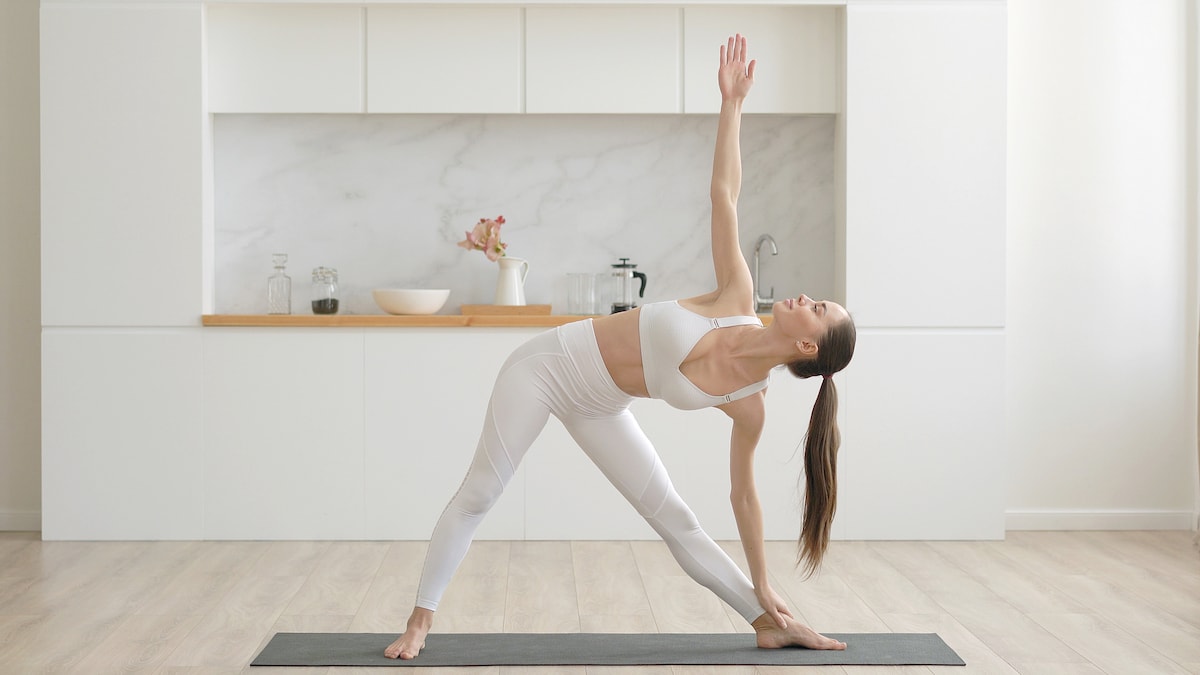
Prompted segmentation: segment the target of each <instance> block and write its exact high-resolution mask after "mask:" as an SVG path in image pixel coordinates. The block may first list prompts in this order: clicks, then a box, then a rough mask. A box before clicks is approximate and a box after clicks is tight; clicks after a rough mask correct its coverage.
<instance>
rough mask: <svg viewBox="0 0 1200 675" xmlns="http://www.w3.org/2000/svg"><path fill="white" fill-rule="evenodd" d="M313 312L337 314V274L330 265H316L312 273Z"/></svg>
mask: <svg viewBox="0 0 1200 675" xmlns="http://www.w3.org/2000/svg"><path fill="white" fill-rule="evenodd" d="M312 311H313V314H337V311H338V276H337V270H335V269H333V268H332V267H318V268H316V269H314V270H313V273H312Z"/></svg>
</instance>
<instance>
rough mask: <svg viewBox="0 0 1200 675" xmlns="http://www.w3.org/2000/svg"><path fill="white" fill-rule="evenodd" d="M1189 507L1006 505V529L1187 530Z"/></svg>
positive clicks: (1190, 524) (1191, 517)
mask: <svg viewBox="0 0 1200 675" xmlns="http://www.w3.org/2000/svg"><path fill="white" fill-rule="evenodd" d="M1194 520H1195V516H1194V514H1193V513H1192V512H1191V511H1168V510H1158V509H1127V510H1122V511H1117V510H1112V511H1107V510H1101V509H1009V510H1008V511H1007V512H1005V516H1004V529H1006V530H1191V529H1193V522H1194Z"/></svg>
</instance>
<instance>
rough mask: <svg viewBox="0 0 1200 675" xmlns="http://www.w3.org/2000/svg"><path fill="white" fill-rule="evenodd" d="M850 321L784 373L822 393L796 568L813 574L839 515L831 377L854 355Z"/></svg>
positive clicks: (807, 451)
mask: <svg viewBox="0 0 1200 675" xmlns="http://www.w3.org/2000/svg"><path fill="white" fill-rule="evenodd" d="M857 335H858V334H857V332H856V331H855V328H854V321H853V320H852V319H849V318H847V319H846V320H845V321H841V322H839V323H837V324H835V325H832V326H830V327H829V329H828V330H827V331H826V333H825V335H824V336H823V337H822V338H821V340H820V342H819V344H818V345H817V358H815V359H805V360H800V361H792V362H791V363H789V364H788V370H790V371H792V374H793V375H795V376H796V377H800V378H805V377H816V376H820V377H821V378H822V380H821V389H820V391H819V392H817V401H816V403H814V404H813V409H812V415H811V416H810V417H809V419H808V433H806V434H805V435H804V519H803V521H802V522H801V525H800V541H799V542H798V547H797V548H798V550H797V556H796V565H797V566H803V567H804V574H805V576H811V575H812V573H813V572H815V571H817V569H818V568H819V567H820V566H821V559H822V558H824V557H825V548H826V547H827V546H828V545H829V530H830V527H831V526H832V525H833V514H834V512H835V511H837V451H838V446H840V445H841V444H842V435H841V432H840V431H838V426H837V408H838V397H837V387H836V386H834V384H833V374H834V373H836V372H838V371H839V370H841V369H843V368H845V367H846V364H848V363H850V358H851V357H853V356H854V343H855V341H856V340H857Z"/></svg>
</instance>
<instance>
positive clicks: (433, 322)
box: [201, 314, 771, 328]
mask: <svg viewBox="0 0 1200 675" xmlns="http://www.w3.org/2000/svg"><path fill="white" fill-rule="evenodd" d="M587 318H594V317H587V316H577V315H574V314H550V315H537V314H523V315H495V314H472V315H462V314H430V315H427V316H393V315H391V314H330V315H320V316H318V315H316V314H205V315H204V316H203V317H201V323H202V324H203V325H205V326H233V327H237V326H243V327H245V326H251V327H253V326H259V327H262V326H268V327H269V326H275V327H317V328H471V327H474V328H553V327H554V326H561V325H563V324H564V323H571V322H572V321H579V320H580V319H587ZM758 318H760V319H762V322H763V325H764V326H768V325H770V324H771V316H770V315H769V314H767V315H763V314H760V315H759V316H758Z"/></svg>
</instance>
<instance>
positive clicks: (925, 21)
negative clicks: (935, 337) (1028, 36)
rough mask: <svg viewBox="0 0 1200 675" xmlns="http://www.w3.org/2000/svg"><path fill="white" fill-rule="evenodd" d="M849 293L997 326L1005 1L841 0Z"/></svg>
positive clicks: (884, 318)
mask: <svg viewBox="0 0 1200 675" xmlns="http://www.w3.org/2000/svg"><path fill="white" fill-rule="evenodd" d="M846 22H847V26H846V30H847V44H846V82H847V85H846V117H845V124H846V128H845V143H846V162H845V181H846V194H845V244H846V279H845V281H846V298H845V299H846V305H847V307H848V308H849V309H850V310H851V311H852V312H853V313H854V314H855V316H856V318H857V320H858V321H859V323H860V325H866V326H1003V325H1004V312H1005V303H1004V273H1005V272H1004V246H1005V235H1004V227H1005V215H1004V213H1005V124H1006V122H1005V45H1006V42H1005V41H1006V34H1005V8H1004V4H1003V3H995V2H964V3H911V4H909V3H864V4H862V5H851V6H848V7H847V8H846Z"/></svg>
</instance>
